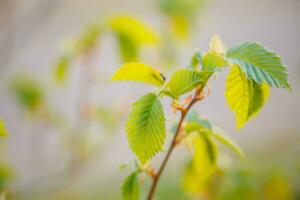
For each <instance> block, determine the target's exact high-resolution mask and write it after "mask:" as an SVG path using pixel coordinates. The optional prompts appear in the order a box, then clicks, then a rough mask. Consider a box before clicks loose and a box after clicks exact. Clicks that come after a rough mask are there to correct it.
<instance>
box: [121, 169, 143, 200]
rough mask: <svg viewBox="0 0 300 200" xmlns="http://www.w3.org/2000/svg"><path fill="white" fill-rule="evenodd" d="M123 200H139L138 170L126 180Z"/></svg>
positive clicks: (123, 188)
mask: <svg viewBox="0 0 300 200" xmlns="http://www.w3.org/2000/svg"><path fill="white" fill-rule="evenodd" d="M122 191H123V200H138V199H139V196H140V185H139V181H138V174H137V173H136V172H134V173H132V174H130V175H129V176H128V177H127V178H126V179H125V181H124V183H123V186H122Z"/></svg>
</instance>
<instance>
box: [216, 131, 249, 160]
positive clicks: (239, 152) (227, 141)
mask: <svg viewBox="0 0 300 200" xmlns="http://www.w3.org/2000/svg"><path fill="white" fill-rule="evenodd" d="M221 132H222V134H221ZM210 135H211V136H213V137H214V138H216V139H217V140H218V141H220V142H221V143H223V144H224V145H226V146H228V147H229V148H231V149H232V150H233V151H234V152H235V153H236V154H237V155H238V156H239V157H240V158H242V159H244V158H245V154H244V152H243V151H242V149H241V148H240V147H239V146H238V145H237V144H236V143H235V142H233V141H232V140H231V139H230V138H229V137H228V136H226V135H225V134H224V131H222V130H221V129H219V128H218V129H217V130H216V129H215V130H214V131H212V132H210Z"/></svg>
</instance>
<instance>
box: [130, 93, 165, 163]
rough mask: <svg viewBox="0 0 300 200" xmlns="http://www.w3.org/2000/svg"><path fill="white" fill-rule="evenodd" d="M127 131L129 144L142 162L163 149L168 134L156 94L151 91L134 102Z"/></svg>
mask: <svg viewBox="0 0 300 200" xmlns="http://www.w3.org/2000/svg"><path fill="white" fill-rule="evenodd" d="M126 133H127V138H128V142H129V146H130V147H131V149H132V151H133V152H134V153H135V154H136V155H137V157H138V158H139V160H140V161H141V163H145V162H146V161H148V160H149V159H151V158H152V157H153V156H155V154H157V153H158V152H159V151H161V150H162V148H163V144H164V140H165V136H166V129H165V117H164V112H163V107H162V104H161V102H160V100H159V98H158V97H157V96H156V95H155V94H153V93H149V94H147V95H145V96H143V97H141V98H140V99H139V100H138V101H137V102H135V103H134V104H133V108H132V111H131V114H130V116H129V119H128V121H127V124H126Z"/></svg>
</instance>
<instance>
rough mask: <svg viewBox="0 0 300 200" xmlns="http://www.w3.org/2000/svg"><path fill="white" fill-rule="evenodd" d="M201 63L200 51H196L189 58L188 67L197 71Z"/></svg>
mask: <svg viewBox="0 0 300 200" xmlns="http://www.w3.org/2000/svg"><path fill="white" fill-rule="evenodd" d="M201 62H202V55H201V52H200V50H197V51H196V52H195V53H194V55H193V56H192V58H191V62H190V65H189V67H190V68H191V69H197V68H198V67H199V65H200V64H201Z"/></svg>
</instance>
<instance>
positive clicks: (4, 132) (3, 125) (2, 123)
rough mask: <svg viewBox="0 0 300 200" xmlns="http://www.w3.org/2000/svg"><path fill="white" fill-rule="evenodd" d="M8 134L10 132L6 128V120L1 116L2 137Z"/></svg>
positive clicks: (0, 135) (0, 133)
mask: <svg viewBox="0 0 300 200" xmlns="http://www.w3.org/2000/svg"><path fill="white" fill-rule="evenodd" d="M7 135H8V132H7V130H6V128H5V124H4V121H3V120H2V119H1V118H0V137H5V136H7Z"/></svg>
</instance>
